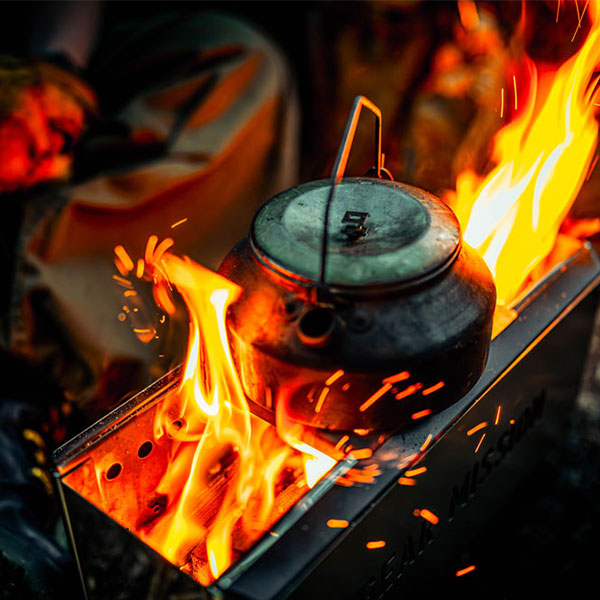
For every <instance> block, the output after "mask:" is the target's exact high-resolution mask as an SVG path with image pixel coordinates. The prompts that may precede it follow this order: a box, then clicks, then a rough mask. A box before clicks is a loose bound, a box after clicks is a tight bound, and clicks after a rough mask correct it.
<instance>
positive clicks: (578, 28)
mask: <svg viewBox="0 0 600 600" xmlns="http://www.w3.org/2000/svg"><path fill="white" fill-rule="evenodd" d="M589 2H590V0H587V1H586V3H585V6H584V7H583V11H582V12H581V14H579V4H578V3H577V0H575V7H576V8H577V27H576V28H575V33H574V34H573V37H572V38H571V42H573V41H574V40H575V36H576V35H577V32H578V31H579V30H580V29H581V21H582V20H583V17H584V15H585V11H586V10H587V7H588V4H589Z"/></svg>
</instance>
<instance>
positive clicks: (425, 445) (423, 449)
mask: <svg viewBox="0 0 600 600" xmlns="http://www.w3.org/2000/svg"><path fill="white" fill-rule="evenodd" d="M432 439H433V434H431V433H430V434H429V435H428V436H427V439H426V440H425V441H424V442H423V445H422V446H421V452H425V449H426V448H427V447H428V446H429V444H431V440H432Z"/></svg>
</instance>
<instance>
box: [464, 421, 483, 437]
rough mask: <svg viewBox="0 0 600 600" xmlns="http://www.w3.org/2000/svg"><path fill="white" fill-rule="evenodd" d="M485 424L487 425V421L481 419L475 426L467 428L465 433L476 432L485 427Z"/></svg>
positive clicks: (471, 433)
mask: <svg viewBox="0 0 600 600" xmlns="http://www.w3.org/2000/svg"><path fill="white" fill-rule="evenodd" d="M487 426H488V422H487V421H482V422H481V423H479V425H475V427H472V428H471V429H469V431H467V435H469V436H471V435H473V434H474V433H477V432H478V431H481V430H482V429H485V428H486V427H487Z"/></svg>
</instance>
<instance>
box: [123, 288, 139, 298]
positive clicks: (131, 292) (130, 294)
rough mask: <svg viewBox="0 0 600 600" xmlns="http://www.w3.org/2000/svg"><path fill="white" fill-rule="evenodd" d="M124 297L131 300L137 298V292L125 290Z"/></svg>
mask: <svg viewBox="0 0 600 600" xmlns="http://www.w3.org/2000/svg"><path fill="white" fill-rule="evenodd" d="M123 296H125V298H129V297H130V296H137V292H136V291H135V290H125V291H124V292H123Z"/></svg>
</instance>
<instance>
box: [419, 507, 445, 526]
mask: <svg viewBox="0 0 600 600" xmlns="http://www.w3.org/2000/svg"><path fill="white" fill-rule="evenodd" d="M413 514H414V515H415V517H421V518H422V519H425V520H426V521H429V522H430V523H431V524H432V525H437V524H438V523H439V522H440V519H439V517H438V516H437V515H436V514H434V513H432V512H431V511H430V510H428V509H427V508H422V509H421V510H419V509H415V511H414V513H413Z"/></svg>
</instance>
